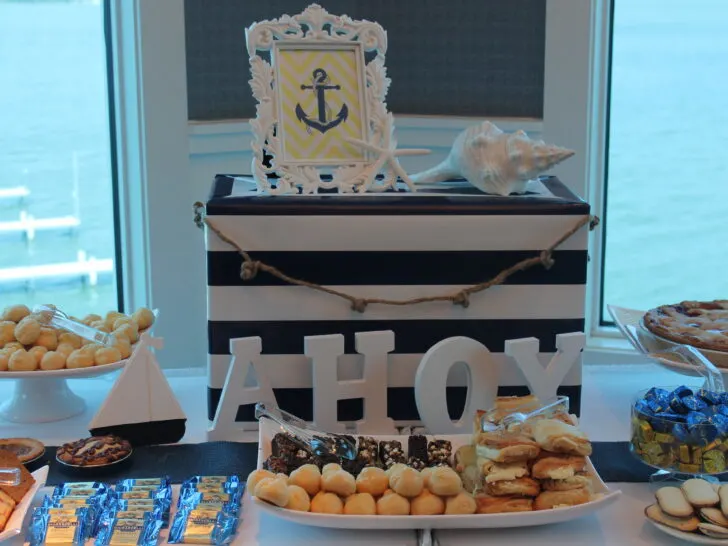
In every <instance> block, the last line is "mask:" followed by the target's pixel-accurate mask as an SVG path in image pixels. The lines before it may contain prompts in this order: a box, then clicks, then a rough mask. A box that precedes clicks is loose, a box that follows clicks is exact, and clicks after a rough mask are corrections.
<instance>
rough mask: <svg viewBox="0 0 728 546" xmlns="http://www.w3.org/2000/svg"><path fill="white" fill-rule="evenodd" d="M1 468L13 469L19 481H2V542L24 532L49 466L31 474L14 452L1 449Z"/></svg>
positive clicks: (0, 530)
mask: <svg viewBox="0 0 728 546" xmlns="http://www.w3.org/2000/svg"><path fill="white" fill-rule="evenodd" d="M0 469H2V470H3V471H7V470H9V469H13V470H14V471H16V475H17V479H16V482H17V483H15V482H14V484H13V485H10V484H6V483H4V482H0V542H3V541H5V540H9V539H11V538H13V537H14V536H16V535H18V534H20V533H21V532H22V529H23V521H24V520H25V516H26V514H27V512H28V508H29V507H30V504H31V502H32V501H33V497H35V494H36V493H37V492H38V490H39V489H40V488H41V487H43V486H44V485H45V481H46V478H47V477H48V467H47V466H44V467H43V468H40V469H38V470H36V471H35V472H33V473H32V474H31V473H30V472H29V471H28V470H27V469H26V468H25V466H24V465H23V463H22V462H21V461H20V459H19V458H18V457H17V456H16V455H15V454H14V453H12V452H11V451H7V450H4V449H0ZM0 474H3V475H4V473H0Z"/></svg>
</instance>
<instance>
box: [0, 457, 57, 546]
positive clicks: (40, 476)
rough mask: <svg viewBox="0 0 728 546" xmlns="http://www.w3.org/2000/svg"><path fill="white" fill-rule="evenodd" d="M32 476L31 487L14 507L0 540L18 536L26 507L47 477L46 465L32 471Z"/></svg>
mask: <svg viewBox="0 0 728 546" xmlns="http://www.w3.org/2000/svg"><path fill="white" fill-rule="evenodd" d="M33 478H35V483H34V484H33V487H31V488H30V490H29V491H28V492H27V493H26V494H25V496H24V497H23V500H22V501H20V504H18V505H17V506H16V507H15V510H14V511H13V513H12V514H11V515H10V519H8V522H7V524H6V525H5V530H4V531H3V532H2V533H0V542H4V541H6V540H10V539H11V538H14V537H16V536H18V535H19V534H20V533H21V531H22V530H23V522H24V521H25V516H26V514H27V513H28V508H30V504H31V503H32V502H33V497H35V495H36V493H37V492H38V490H39V489H40V488H41V487H43V486H44V485H45V482H46V479H48V466H44V467H42V468H39V469H38V470H36V471H35V472H33Z"/></svg>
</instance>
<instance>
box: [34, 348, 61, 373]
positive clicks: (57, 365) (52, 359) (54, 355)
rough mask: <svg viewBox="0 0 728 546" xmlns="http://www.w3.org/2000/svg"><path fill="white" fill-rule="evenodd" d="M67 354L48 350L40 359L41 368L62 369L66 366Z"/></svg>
mask: <svg viewBox="0 0 728 546" xmlns="http://www.w3.org/2000/svg"><path fill="white" fill-rule="evenodd" d="M66 359H67V356H66V355H65V354H63V353H61V352H59V351H48V352H47V353H45V354H44V355H43V358H41V360H40V369H41V370H62V369H63V368H65V367H66Z"/></svg>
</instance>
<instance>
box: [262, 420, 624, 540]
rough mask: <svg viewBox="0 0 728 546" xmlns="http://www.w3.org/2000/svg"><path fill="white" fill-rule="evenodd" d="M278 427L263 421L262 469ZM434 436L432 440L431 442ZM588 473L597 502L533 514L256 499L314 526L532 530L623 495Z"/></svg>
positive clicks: (455, 440) (463, 439) (457, 439)
mask: <svg viewBox="0 0 728 546" xmlns="http://www.w3.org/2000/svg"><path fill="white" fill-rule="evenodd" d="M279 431H280V429H278V427H277V425H275V423H273V422H272V421H270V420H269V419H261V421H260V427H259V442H258V468H262V466H263V461H265V460H266V459H267V458H268V456H269V455H270V452H271V440H272V438H273V436H274V435H275V434H276V432H279ZM375 438H376V439H377V440H399V441H400V442H402V445H403V446H406V445H407V436H375ZM429 438H430V437H428V439H429ZM437 438H440V439H444V440H450V441H451V442H452V448H453V452H454V451H455V450H456V449H458V448H459V447H460V446H462V445H465V444H467V443H469V442H470V438H471V437H470V435H469V434H452V435H438V436H437ZM587 471H588V473H589V475H590V476H591V477H592V485H593V489H594V493H595V498H594V500H592V501H590V502H588V503H586V504H581V505H578V506H569V507H564V508H555V509H552V510H542V511H533V512H515V513H506V514H474V515H452V516H450V515H441V516H347V515H336V514H313V513H310V512H297V511H294V510H286V509H284V508H279V507H277V506H273V505H271V504H268V503H266V502H263V501H261V500H259V499H257V498H255V497H253V498H252V500H253V502H254V503H255V506H257V507H258V508H259V509H260V510H262V511H263V512H266V513H269V514H271V515H273V516H276V517H279V518H282V519H285V520H288V521H292V522H295V523H299V524H301V525H309V526H314V527H328V528H336V529H381V530H384V529H486V528H506V527H530V526H535V525H548V524H551V523H561V522H564V521H569V520H572V519H576V518H580V517H582V516H586V515H588V514H591V513H593V512H596V511H597V510H601V509H602V508H604V507H606V506H609V505H610V504H612V503H613V502H615V501H616V500H617V499H618V498H619V496H620V495H621V491H619V490H611V489H609V488H608V487H607V486H606V484H605V483H604V482H603V481H602V480H601V478H600V477H599V475H598V474H597V472H596V470H595V469H594V466H593V465H592V463H591V460H590V459H587Z"/></svg>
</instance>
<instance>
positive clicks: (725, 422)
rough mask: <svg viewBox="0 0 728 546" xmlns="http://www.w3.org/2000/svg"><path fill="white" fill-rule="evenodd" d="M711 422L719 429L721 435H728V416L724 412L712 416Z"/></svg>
mask: <svg viewBox="0 0 728 546" xmlns="http://www.w3.org/2000/svg"><path fill="white" fill-rule="evenodd" d="M710 422H711V423H713V424H714V425H715V427H716V428H717V429H718V435H719V436H728V417H726V416H725V415H723V414H722V413H716V414H715V415H712V416H711V417H710Z"/></svg>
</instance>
